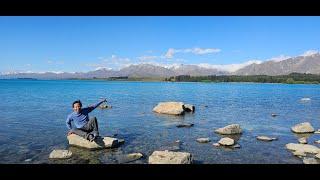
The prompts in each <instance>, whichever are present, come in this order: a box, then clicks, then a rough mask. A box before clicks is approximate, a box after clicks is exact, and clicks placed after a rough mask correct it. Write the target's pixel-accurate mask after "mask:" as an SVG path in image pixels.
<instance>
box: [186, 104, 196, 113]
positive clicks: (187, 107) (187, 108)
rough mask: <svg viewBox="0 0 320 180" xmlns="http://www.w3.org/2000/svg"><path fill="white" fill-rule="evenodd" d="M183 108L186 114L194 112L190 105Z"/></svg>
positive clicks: (192, 106)
mask: <svg viewBox="0 0 320 180" xmlns="http://www.w3.org/2000/svg"><path fill="white" fill-rule="evenodd" d="M183 107H184V110H185V111H186V112H194V111H195V107H194V105H192V104H185V105H184V106H183Z"/></svg>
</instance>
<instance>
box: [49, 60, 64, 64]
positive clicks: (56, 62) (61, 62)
mask: <svg viewBox="0 0 320 180" xmlns="http://www.w3.org/2000/svg"><path fill="white" fill-rule="evenodd" d="M47 63H48V64H50V65H62V64H64V61H54V60H47Z"/></svg>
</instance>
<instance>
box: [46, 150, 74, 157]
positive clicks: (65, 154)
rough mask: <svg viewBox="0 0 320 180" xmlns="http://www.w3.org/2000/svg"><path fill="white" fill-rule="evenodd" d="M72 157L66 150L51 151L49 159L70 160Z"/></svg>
mask: <svg viewBox="0 0 320 180" xmlns="http://www.w3.org/2000/svg"><path fill="white" fill-rule="evenodd" d="M71 156H72V152H71V151H68V150H59V149H57V150H53V151H52V152H51V153H50V155H49V158H50V159H67V158H70V157H71Z"/></svg>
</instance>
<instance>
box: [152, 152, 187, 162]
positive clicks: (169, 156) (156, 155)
mask: <svg viewBox="0 0 320 180" xmlns="http://www.w3.org/2000/svg"><path fill="white" fill-rule="evenodd" d="M192 161H193V159H192V155H191V154H190V153H187V152H172V151H154V152H153V153H152V154H151V156H149V160H148V162H149V164H191V163H192Z"/></svg>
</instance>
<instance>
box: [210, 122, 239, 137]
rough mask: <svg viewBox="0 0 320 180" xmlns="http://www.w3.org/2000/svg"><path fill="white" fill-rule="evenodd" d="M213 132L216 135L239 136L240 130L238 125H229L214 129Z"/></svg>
mask: <svg viewBox="0 0 320 180" xmlns="http://www.w3.org/2000/svg"><path fill="white" fill-rule="evenodd" d="M214 132H215V133H218V134H224V135H228V134H241V133H242V129H241V128H240V125H239V124H230V125H228V126H225V127H223V128H219V129H216V130H215V131H214Z"/></svg>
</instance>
